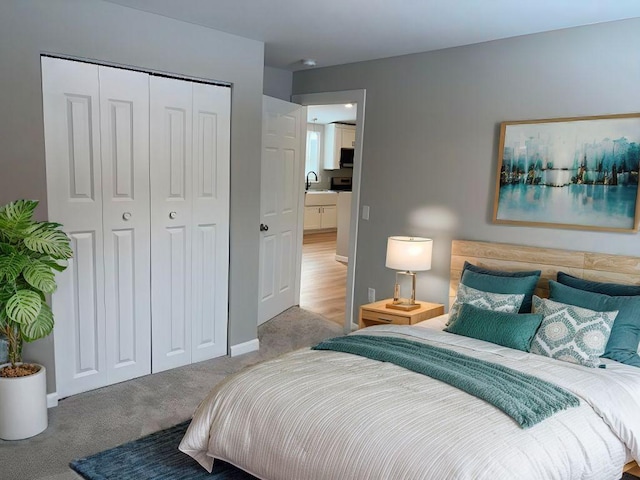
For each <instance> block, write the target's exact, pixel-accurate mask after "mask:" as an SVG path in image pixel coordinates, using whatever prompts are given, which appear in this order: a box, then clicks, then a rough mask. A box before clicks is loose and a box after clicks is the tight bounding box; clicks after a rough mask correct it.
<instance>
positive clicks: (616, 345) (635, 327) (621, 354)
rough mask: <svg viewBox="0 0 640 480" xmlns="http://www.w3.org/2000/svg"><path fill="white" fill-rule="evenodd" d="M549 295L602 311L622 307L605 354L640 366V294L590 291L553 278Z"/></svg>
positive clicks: (550, 281) (607, 356) (552, 298)
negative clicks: (614, 294) (615, 294)
mask: <svg viewBox="0 0 640 480" xmlns="http://www.w3.org/2000/svg"><path fill="white" fill-rule="evenodd" d="M549 290H550V295H549V298H550V299H551V300H555V301H556V302H560V303H567V304H569V305H575V306H577V307H583V308H588V309H591V310H595V311H598V312H608V311H613V310H618V316H617V317H616V320H615V322H613V328H612V329H611V336H610V337H609V341H608V343H607V348H606V349H605V352H604V354H603V355H602V356H603V357H604V358H610V359H611V360H616V361H617V362H620V363H626V364H627V365H633V366H635V367H640V355H638V344H639V343H640V296H616V297H613V296H610V295H605V294H602V293H594V292H586V291H584V290H578V289H577V288H572V287H569V286H567V285H562V284H561V283H558V282H554V281H553V280H549Z"/></svg>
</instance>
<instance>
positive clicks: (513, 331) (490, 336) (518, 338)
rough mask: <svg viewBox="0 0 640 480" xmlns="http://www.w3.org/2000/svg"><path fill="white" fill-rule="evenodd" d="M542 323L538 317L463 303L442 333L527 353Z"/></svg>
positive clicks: (531, 314) (534, 314) (537, 315)
mask: <svg viewBox="0 0 640 480" xmlns="http://www.w3.org/2000/svg"><path fill="white" fill-rule="evenodd" d="M541 322H542V315H540V314H536V313H525V314H518V313H504V312H495V311H491V310H483V309H482V308H478V307H475V306H473V305H470V304H468V303H466V304H464V305H462V307H461V308H460V313H459V314H458V317H457V318H456V320H455V322H452V323H451V324H450V325H449V326H448V327H446V328H445V331H446V332H451V333H455V334H457V335H464V336H465V337H471V338H477V339H478V340H484V341H485V342H491V343H495V344H497V345H502V346H503V347H509V348H514V349H516V350H522V351H523V352H528V351H529V349H530V347H531V340H533V336H534V335H535V334H536V331H537V330H538V327H539V326H540V323H541Z"/></svg>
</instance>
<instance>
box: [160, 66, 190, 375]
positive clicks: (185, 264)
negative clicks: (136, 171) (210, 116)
mask: <svg viewBox="0 0 640 480" xmlns="http://www.w3.org/2000/svg"><path fill="white" fill-rule="evenodd" d="M149 86H150V104H151V105H150V112H151V124H150V140H151V145H150V151H151V162H150V169H151V170H150V171H151V237H152V238H153V242H152V245H151V315H152V328H151V330H152V345H153V349H152V367H151V368H152V371H153V372H159V371H162V370H167V369H169V368H174V367H178V366H181V365H186V364H188V363H191V311H192V305H191V302H192V299H191V235H192V203H193V202H192V176H193V170H192V143H193V130H192V122H193V109H192V97H193V94H192V90H193V89H192V84H191V83H190V82H185V81H181V80H174V79H170V78H163V77H157V76H151V77H150V78H149Z"/></svg>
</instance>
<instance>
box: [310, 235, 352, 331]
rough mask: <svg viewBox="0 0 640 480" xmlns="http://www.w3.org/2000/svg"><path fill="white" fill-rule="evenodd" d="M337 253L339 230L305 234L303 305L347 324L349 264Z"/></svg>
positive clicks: (335, 320)
mask: <svg viewBox="0 0 640 480" xmlns="http://www.w3.org/2000/svg"><path fill="white" fill-rule="evenodd" d="M335 255H336V232H326V233H307V234H305V235H304V240H303V243H302V280H301V284H300V306H301V307H302V308H304V309H306V310H309V311H311V312H315V313H319V314H320V315H323V316H325V317H327V318H328V319H330V320H332V321H334V322H336V323H338V324H340V325H343V324H344V314H345V301H346V298H345V292H346V288H347V266H346V265H345V264H344V263H341V262H338V261H336V259H335Z"/></svg>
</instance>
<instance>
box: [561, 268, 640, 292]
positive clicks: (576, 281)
mask: <svg viewBox="0 0 640 480" xmlns="http://www.w3.org/2000/svg"><path fill="white" fill-rule="evenodd" d="M558 283H561V284H563V285H568V286H569V287H572V288H577V289H578V290H585V291H587V292H594V293H604V294H605V295H611V296H612V297H622V296H634V295H640V287H639V286H637V285H622V284H620V283H605V282H594V281H592V280H585V279H583V278H578V277H574V276H573V275H569V274H568V273H564V272H558Z"/></svg>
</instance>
